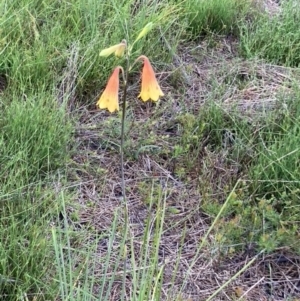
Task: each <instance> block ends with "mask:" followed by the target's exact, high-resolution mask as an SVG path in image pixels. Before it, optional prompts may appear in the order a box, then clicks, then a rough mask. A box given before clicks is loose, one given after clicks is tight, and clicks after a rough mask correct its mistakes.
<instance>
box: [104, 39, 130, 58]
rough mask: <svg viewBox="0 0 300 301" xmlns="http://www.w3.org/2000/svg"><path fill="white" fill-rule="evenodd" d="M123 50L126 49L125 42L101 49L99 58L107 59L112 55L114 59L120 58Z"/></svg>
mask: <svg viewBox="0 0 300 301" xmlns="http://www.w3.org/2000/svg"><path fill="white" fill-rule="evenodd" d="M125 49H126V40H123V41H122V42H121V43H119V44H117V45H114V46H111V47H109V48H106V49H103V50H102V51H101V52H100V56H105V57H108V56H110V55H111V54H113V53H114V54H115V56H116V57H122V56H123V55H124V52H125Z"/></svg>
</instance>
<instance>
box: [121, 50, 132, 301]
mask: <svg viewBox="0 0 300 301" xmlns="http://www.w3.org/2000/svg"><path fill="white" fill-rule="evenodd" d="M129 67H130V65H129V55H128V53H126V69H125V74H124V73H123V80H124V88H123V97H122V100H123V103H122V121H121V149H120V151H121V186H122V198H123V206H124V224H125V225H124V238H123V241H122V245H123V248H124V249H123V248H122V250H121V252H123V254H122V255H123V260H124V272H123V279H122V280H123V281H122V293H121V300H125V292H126V291H125V284H126V270H127V264H126V259H127V249H126V240H127V235H128V208H127V203H126V190H125V173H124V140H125V137H124V136H125V118H126V98H127V84H128V75H129Z"/></svg>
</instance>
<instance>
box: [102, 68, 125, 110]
mask: <svg viewBox="0 0 300 301" xmlns="http://www.w3.org/2000/svg"><path fill="white" fill-rule="evenodd" d="M121 69H122V67H119V66H118V67H116V68H115V70H114V72H113V73H112V75H111V76H110V78H109V80H108V82H107V85H106V88H105V90H104V91H103V93H102V95H101V97H100V98H99V100H98V101H97V104H96V105H97V106H98V107H99V108H100V109H108V111H109V112H110V113H113V112H114V111H119V95H118V93H119V71H120V70H121Z"/></svg>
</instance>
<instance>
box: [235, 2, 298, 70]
mask: <svg viewBox="0 0 300 301" xmlns="http://www.w3.org/2000/svg"><path fill="white" fill-rule="evenodd" d="M281 9H282V12H281V13H279V14H277V15H275V16H273V17H272V18H270V17H269V16H268V15H263V16H261V17H259V18H257V20H256V22H254V23H251V24H247V25H245V24H243V25H242V26H241V31H240V32H241V37H240V49H241V54H242V55H243V56H244V57H247V58H249V57H254V56H256V57H259V58H263V59H265V60H267V61H269V62H272V63H274V64H280V65H285V66H290V67H299V64H300V56H299V47H300V44H299V41H300V29H299V26H298V23H299V20H300V4H299V2H298V1H283V3H282V5H281Z"/></svg>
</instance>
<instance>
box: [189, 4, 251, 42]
mask: <svg viewBox="0 0 300 301" xmlns="http://www.w3.org/2000/svg"><path fill="white" fill-rule="evenodd" d="M183 7H184V11H185V13H186V17H187V23H188V27H187V28H188V30H189V31H191V34H192V37H193V38H200V37H201V36H205V35H207V34H211V33H214V34H233V35H237V34H238V24H239V23H240V22H241V21H245V18H246V17H247V16H248V17H249V16H250V14H251V13H252V8H254V7H253V5H252V2H251V1H248V0H242V1H238V0H220V1H205V0H187V1H184V5H183Z"/></svg>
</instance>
